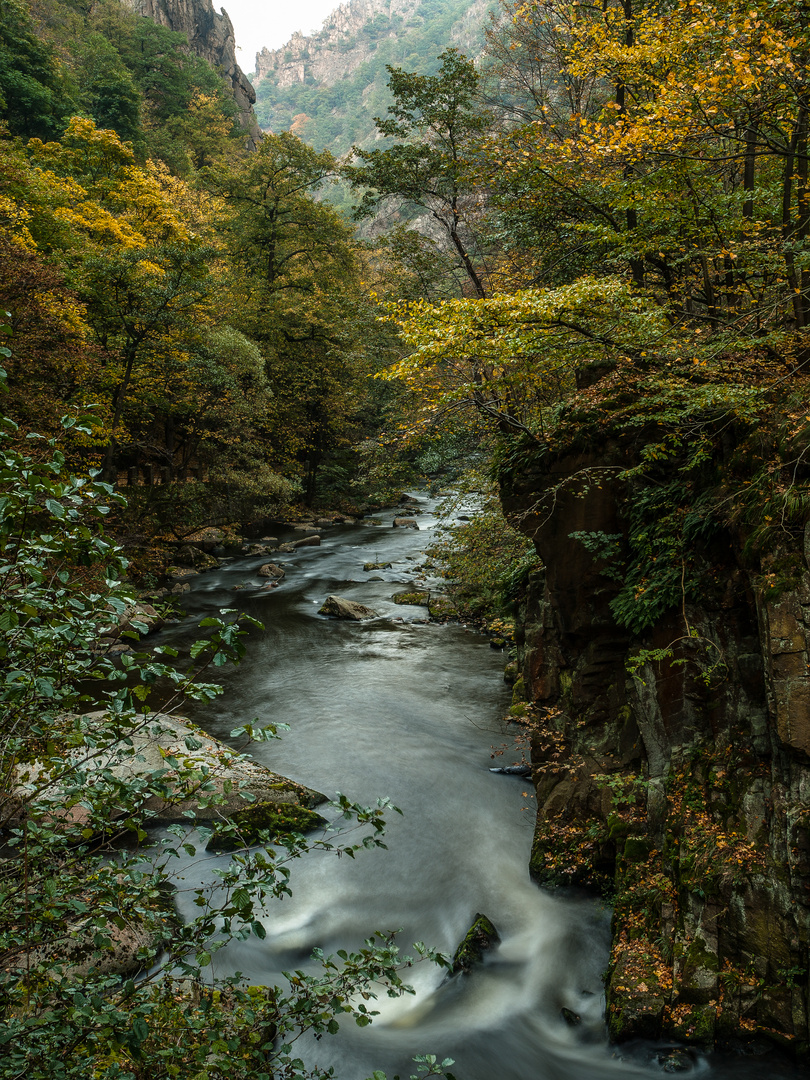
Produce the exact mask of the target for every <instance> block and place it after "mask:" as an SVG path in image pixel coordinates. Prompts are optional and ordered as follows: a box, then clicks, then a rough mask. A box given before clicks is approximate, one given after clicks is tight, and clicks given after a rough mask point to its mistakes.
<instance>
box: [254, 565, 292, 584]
mask: <svg viewBox="0 0 810 1080" xmlns="http://www.w3.org/2000/svg"><path fill="white" fill-rule="evenodd" d="M256 573H257V574H258V575H259V577H269V578H275V579H276V580H277V581H278V580H281V578H283V577H284V575H285V573H286V571H285V570H284V569H283V567H281V566H279V565H278V564H277V563H272V562H269V563H265V564H264V566H260V567H259V569H258V570H257V571H256Z"/></svg>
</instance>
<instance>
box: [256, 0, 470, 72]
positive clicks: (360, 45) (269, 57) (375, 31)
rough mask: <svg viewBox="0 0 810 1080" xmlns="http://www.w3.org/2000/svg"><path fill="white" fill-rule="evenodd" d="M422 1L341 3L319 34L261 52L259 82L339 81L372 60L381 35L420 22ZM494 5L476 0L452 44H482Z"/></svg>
mask: <svg viewBox="0 0 810 1080" xmlns="http://www.w3.org/2000/svg"><path fill="white" fill-rule="evenodd" d="M421 6H422V0H349V2H348V3H344V4H340V5H339V6H337V7H336V8H335V10H334V11H333V12H332V14H331V15H329V16H328V17H327V18H326V20H325V21H324V24H323V27H322V28H321V30H319V31H318V33H316V34H311V35H304V34H301V33H295V34H293V36H292V37H291V38H290V40H289V41H288V42H287V43H286V44H285V45H283V46H282V47H281V48H280V49H267V48H264V49H262V50H261V52H258V53H257V54H256V70H255V72H254V75H253V79H254V82H255V84H256V86H257V87H259V86H260V85H261V83H262V82H264V81H265V80H270V81H271V82H272V83H273V85H274V86H275V87H276V88H277V89H279V90H283V89H286V88H287V87H290V86H294V85H296V84H297V83H301V84H303V83H306V82H315V83H317V84H318V85H320V86H334V85H335V83H338V82H340V81H341V80H342V79H346V78H348V77H350V76H351V75H353V74H354V72H355V71H357V70H358V68H360V67H361V66H362V65H363V64H364V63H366V62H367V61H368V59H369V57H371V55H372V54H373V53H374V51H375V50H376V48H377V42H378V40H379V39H380V37H396V36H397V34H398V33H401V32H402V28H403V26H405V25H406V24H408V23H411V25H413V24H414V23H415V24H416V25H418V24H419V22H420V21H421V20H422V18H423V16H422V15H421V13H420V10H419V9H420V7H421ZM490 6H491V5H490V3H489V0H470V4H469V8H468V10H467V11H466V12H465V14H464V16H463V18H461V19H460V20H459V22H458V23H457V24H456V25H455V26H454V27H453V29H452V31H451V33H450V40H449V41H448V42H447V45H448V46H451V45H453V46H455V47H456V48H459V49H461V50H462V52H466V53H470V52H471V48H473V49H474V48H476V47H477V43H478V41H479V39H480V28H481V26H482V24H483V23H484V21H485V19H486V14H487V10H488V9H489V7H490ZM474 43H476V44H474ZM431 59H432V58H431ZM371 89H372V86H371V85H370V86H369V90H371Z"/></svg>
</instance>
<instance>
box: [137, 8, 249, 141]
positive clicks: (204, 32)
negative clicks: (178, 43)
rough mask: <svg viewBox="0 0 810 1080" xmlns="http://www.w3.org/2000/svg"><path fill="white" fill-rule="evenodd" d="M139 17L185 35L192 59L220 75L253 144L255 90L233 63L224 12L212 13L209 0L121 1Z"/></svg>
mask: <svg viewBox="0 0 810 1080" xmlns="http://www.w3.org/2000/svg"><path fill="white" fill-rule="evenodd" d="M122 2H123V3H125V4H126V5H127V6H128V7H130V8H132V10H133V11H136V12H137V13H138V14H139V15H143V16H145V17H146V18H148V19H151V20H152V21H153V22H156V23H157V24H158V25H159V26H165V27H166V28H167V29H168V30H173V31H174V32H175V33H179V34H185V35H186V38H187V40H188V44H189V48H190V49H191V51H192V52H193V53H194V54H195V56H200V57H202V59H203V60H207V61H208V63H209V64H211V65H212V67H214V68H216V69H217V70H218V71H220V72H221V74H222V77H223V79H224V80H225V83H226V84H227V86H228V87H229V89H230V90H231V92H232V93H233V97H234V101H235V102H236V104H237V107H238V109H239V122H240V124H241V125H242V127H243V128H244V129H245V130H246V131H247V132H248V134H249V136H250V139H251V142H252V143H253V144H254V145H255V142H256V140H257V139H259V138H260V137H261V131H260V129H259V125H258V123H257V121H256V117H255V115H254V113H253V104H254V102H255V101H256V91H255V90H254V89H253V87H252V85H251V84H250V82H249V80H248V78H247V76H246V75H245V73H244V72H243V71H242V69H241V68H240V67H239V64H238V63H237V62H236V38H235V37H234V32H233V24H232V23H231V20H230V19H229V18H228V15H227V13H226V12H225V10H224V9H222V11H221V14H219V15H218V14H217V13H216V11H214V5H213V3H212V0H122Z"/></svg>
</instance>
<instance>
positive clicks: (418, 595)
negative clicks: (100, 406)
mask: <svg viewBox="0 0 810 1080" xmlns="http://www.w3.org/2000/svg"><path fill="white" fill-rule="evenodd" d="M391 599H392V600H393V601H394V603H395V604H413V605H414V606H415V607H427V606H428V603H429V602H430V593H429V592H419V591H416V590H414V589H411V590H405V591H404V592H398V593H394V595H393V596H392V597H391Z"/></svg>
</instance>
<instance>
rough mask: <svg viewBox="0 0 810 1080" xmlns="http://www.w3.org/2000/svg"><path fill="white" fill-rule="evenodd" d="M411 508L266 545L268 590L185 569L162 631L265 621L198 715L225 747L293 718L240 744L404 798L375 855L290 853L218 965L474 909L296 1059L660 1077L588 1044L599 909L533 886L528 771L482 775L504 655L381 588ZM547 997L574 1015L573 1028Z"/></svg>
mask: <svg viewBox="0 0 810 1080" xmlns="http://www.w3.org/2000/svg"><path fill="white" fill-rule="evenodd" d="M422 505H423V507H424V508H425V510H426V511H428V512H426V513H424V514H422V515H421V516H420V517H419V525H420V531H419V532H414V531H412V530H410V529H393V528H391V527H390V521H391V518H392V516H393V515H391V514H389V515H387V516H386V515H381V516H383V518H384V520H385V522H386V525H383V526H381V527H373V526H370V525H358V526H334V527H332V528H331V529H329V530H327V531H325V532H324V534H323V541H322V545H321V547H319V548H303V549H299V550H298V551H296V552H294V553H291V554H288V555H283V554H276V553H274V554H273V556H272V558H273V561H274V562H278V563H280V564H282V565H284V567H285V569H286V571H287V576H286V577H285V578H284V580H283V582H282V584H281V586H280V587H279V588H278V589H274V590H271V591H267V590H264V591H263V590H261V586H262V585H263V584H265V582H264V581H263V579H261V578H259V577H257V576H256V570H257V569H258V567H259V566H260V565H261V564H262V562H265V561H266V559H262V558H250V559H240V560H236V561H234V562H233V563H231V564H229V565H228V566H226V567H223V568H222V569H220V570H217V571H214V572H212V573H208V574H204V575H201V576H200V577H199V578H197V579H194V582H193V585H192V592H191V593H190V594H188V595H187V597H186V600H187V606H188V611H189V614H190V616H191V618H190V619H188V620H186V621H184V623H182V624H181V625H179V626H177V627H172V628H169V629H167V630H166V631H164V633H163V640H164V641H168V640H171V641H181V640H186V639H190V638H193V637H194V636H196V635H195V624H196V622H197V621H199V619H200V618H203V617H205V616H206V615H208V614H210V613H211V612H212V611H215V610H216V609H218V608H222V607H235V606H239V607H241V608H243V609H244V610H246V611H247V612H248V613H249V614H250V615H253V616H255V617H256V618H258V619H261V620H262V621H263V623H264V630H262V631H251V641H250V645H249V648H248V653H247V656H246V658H245V660H244V661H243V663H242V665H241V666H240V667H239V668H238V670H235V671H233V672H227V671H226V673H225V681H226V687H227V692H226V694H225V696H224V697H221V698H218V699H217V700H216V701H214V702H213V703H212V704H211V705H209V706H207V707H205V708H204V709H200V710H199V711H198V712H196V713H195V716H194V719H195V720H197V721H198V722H199V723H201V724H202V725H203V727H205V728H206V729H207V730H208V731H210V732H211V733H212V734H213V735H216V736H217V737H219V738H223V739H225V740H226V741H227V739H228V733H229V732H230V731H231V730H232V729H233V728H234V727H236V726H238V725H240V724H242V723H244V722H246V721H252V720H254V718H257V719H258V721H259V722H260V723H270V722H272V723H285V724H289V725H290V731H289V732H287V733H286V734H285V735H284V737H283V739H282V740H281V742H270V743H262V744H257V745H256V747H255V748H254V753H255V756H256V757H257V758H258V759H259V760H261V761H264V762H265V763H266V764H267V765H268V766H270V767H271V768H273V769H274V770H276V771H278V772H281V773H283V774H285V775H287V776H290V777H292V778H293V779H295V780H298V781H301V782H302V783H304V784H306V785H308V786H310V787H314V788H316V789H318V790H320V791H323V792H324V793H325V794H327V795H329V796H330V797H331V796H334V794H335V793H336V792H338V791H340V792H343V793H344V794H346V795H347V796H348V797H349V798H350V799H351V800H353V801H357V802H361V803H364V804H367V805H370V804H372V803H374V801H375V800H376V799H377V797H379V796H388V797H389V798H391V800H392V801H393V802H394V803H395V804H396V805H397V806H399V807H400V808H401V809H402V810H403V816H402V817H399V816H398V815H396V814H391V815H390V817H389V827H388V829H387V832H386V843H387V845H388V850H387V851H383V850H373V851H368V852H362V853H360V854H359V855H358V856H357V858H356V859H355V860H352V859H336V858H335V857H334V856H329V855H327V854H323V853H312V854H310V855H309V856H307V857H305V858H304V859H302V860H300V861H299V862H298V863H297V864H296V865H295V867H294V869H293V875H292V887H293V897H292V899H290V898H285V899H284V900H278V901H274V902H273V903H271V904H269V905H268V906H267V909H266V911H265V913H264V917H263V921H264V923H265V925H266V927H267V937H266V939H265V940H262V941H260V940H259V939H257V938H251V939H250V940H248V941H245V942H233V943H231V944H229V945H228V946H227V947H226V948H224V949H222V950H221V951H219V952H218V953H216V956H215V961H216V965H217V967H216V970H217V973H218V974H229V973H232V972H234V971H240V972H242V973H243V974H244V976H245V978H246V979H247V980H248V981H249V982H250V983H268V984H270V983H274V982H279V981H283V979H282V976H281V972H282V971H284V970H290V969H292V968H304V967H306V966H307V964H308V958H309V956H310V954H311V952H312V949H313V948H315V947H320V948H322V949H323V950H324V951H325V952H326V953H330V952H335V951H336V950H337V949H340V948H353V947H356V946H359V945H361V944H362V942H363V941H364V939H365V938H367V937H368V936H370V935H371V934H372V933H373V932H374V931H377V930H380V931H387V930H392V929H397V928H401V933H400V935H399V942H400V946H401V947H402V949H403V951H404V952H408V949H409V946H410V944H411V943H412V942H415V941H424V942H425V943H426V944H427V945H429V946H431V947H434V948H437V949H439V950H440V951H442V952H444V953H449V954H452V953H453V952H454V950H455V948H456V946H457V945H458V943H459V941H460V940H461V939H462V938H463V936H464V934H465V933H466V931H467V929H468V928H469V926H470V923H471V922H472V919H473V917H474V915H475V914H476V912H483V913H485V914H486V915H488V916H489V918H490V919H491V920H492V921H493V922H494V924H495V925H496V927H497V928H498V930H499V932H500V936H501V939H502V941H501V944H500V946H499V947H498V948H497V949H494V950H492V951H491V952H490V953H489V954H487V960H486V962H485V963H484V964H482V965H481V966H480V967H479V968H478V969H476V970H475V971H473V972H472V973H471V974H469V975H461V976H456V977H454V978H452V979H447V978H446V977H445V976H444V974H443V972H442V971H441V970H440V969H439V968H437V967H435V966H433V965H428V964H426V963H422V964H419V965H417V966H415V967H414V968H413V969H412V972H410V973H409V982H410V983H411V984H412V985H413V987H414V989H415V991H416V993H415V995H414V996H410V995H408V996H405V997H402V998H397V999H391V998H388V997H386V996H385V995H383V996H381V997H380V998H379V1000H378V1002H377V1003H376V1006H375V1007H376V1008H377V1009H378V1010H379V1013H380V1015H379V1017H378V1018H377V1019H375V1021H374V1023H373V1025H372V1026H371V1027H370V1028H364V1029H362V1030H360V1029H357V1028H355V1027H354V1026H353V1025H352V1023H351V1021H350V1020H349V1021H345V1022H344V1023H343V1024H342V1025H341V1031H340V1033H339V1034H338V1035H337V1036H335V1037H332V1038H325V1039H323V1040H321V1041H320V1042H316V1041H315V1040H312V1041H311V1042H310V1043H309V1044H308V1045H307V1046H306V1047H304V1048H303V1049H301V1048H300V1047H299V1051H300V1052H302V1055H303V1056H304V1057H305V1058H306V1059H307V1061H308V1062H309V1063H310V1064H312V1065H314V1064H319V1065H334V1067H335V1072H336V1075H337V1077H338V1078H339V1080H364V1078H365V1077H367V1076H370V1074H371V1072H372V1071H373V1070H374V1069H383V1070H385V1071H386V1072H387V1073H388V1076H389V1077H391V1076H393V1074H394V1073H400V1074H401V1075H403V1076H406V1077H407V1076H409V1075H410V1073H411V1072H412V1071H414V1069H413V1066H412V1065H411V1058H412V1057H413V1056H414V1055H415V1054H420V1053H421V1054H424V1053H431V1054H436V1055H438V1056H439V1057H440V1058H443V1057H448V1056H449V1057H452V1058H454V1059H455V1061H456V1065H455V1066H454V1067H453V1072H454V1073H455V1074H456V1075H457V1076H458V1077H459V1080H599V1078H602V1077H605V1078H607V1077H618V1076H622V1077H632V1076H647V1077H649V1076H650V1075H661V1068H660V1064H659V1063H658V1059H659V1058H661V1056H662V1053H663V1051H662V1048H661V1047H648V1046H641V1045H639V1046H635V1047H631V1048H629V1049H626V1050H625V1049H623V1050H622V1052H621V1057H618V1056H614V1051H613V1050H612V1049H611V1048H609V1047H608V1046H607V1045H606V1042H605V1038H604V1024H603V1018H602V1016H603V1008H604V1000H603V992H602V973H603V971H604V968H605V966H606V964H607V959H608V949H609V936H610V934H609V931H610V925H609V920H610V915H609V912H607V911H605V910H603V909H602V908H601V907H600V906H599V905H597V904H595V903H594V902H591V901H585V900H583V899H581V898H572V897H570V896H563V895H560V896H555V895H551V894H549V893H546V892H544V891H542V890H540V889H538V888H537V887H536V886H535V885H534V884H532V882H531V881H530V880H529V877H528V871H527V865H528V859H529V851H530V846H531V838H532V824H533V806H534V804H533V802H532V801H531V798H530V792H529V790H528V782H527V781H525V780H521V779H516V778H513V777H503V776H494V775H492V774H491V773H490V772H489V771H488V769H489V766H490V764H491V759H490V752H491V747H492V746H493V745H494V746H499V745H500V744H502V743H503V742H504V741H505V739H506V738H508V736H507V735H505V734H504V731H503V730H502V726H501V724H500V722H499V720H498V718H499V717H500V716H502V715H503V714H504V712H505V711H506V707H507V705H508V693H507V691H506V689H505V687H504V683H503V680H502V677H501V673H502V668H503V662H504V658H503V656H502V655H501V654H498V653H496V652H493V651H492V650H491V649H490V648H489V645H488V643H487V641H486V640H485V639H484V638H483V637H482V636H481V635H479V634H477V633H475V632H473V631H469V630H467V629H465V628H463V627H460V626H458V625H454V624H449V625H446V626H441V625H435V624H425V622H424V619H425V614H426V613H425V610H424V608H418V607H401V606H397V605H395V604H394V603H393V602H392V601H391V595H392V594H393V593H394V592H396V591H398V590H399V589H401V587H402V583H409V582H411V581H414V580H417V578H418V577H419V571H418V569H417V567H418V557H419V554H420V552H421V550H422V549H423V547H424V545H425V544H426V543H428V542H429V539H430V536H429V531H430V529H432V528H433V526H434V525H435V518H434V517H433V516H432V515H431V513H430V512H429V511H430V510H431V509H432V504H430V503H429V502H428V500H426V499H423V501H422ZM277 535H279V537H280V539H285V538H286V534H285V533H284V532H281V533H279V534H277ZM371 561H373V562H380V561H390V562H391V563H392V564H393V566H392V568H391V569H390V570H383V571H375V572H374V573H373V574H371V575H369V574H366V573H365V572H364V571H363V563H364V562H371ZM372 578H373V579H375V580H371V579H372ZM431 584H432V585H433V587H434V588H435V586H436V582H432V583H431V582H430V581H428V582H427V585H428V586H430V585H431ZM235 586H238V587H239V588H235ZM329 593H338V594H340V595H342V596H346V597H347V598H349V599H352V600H357V601H360V602H361V603H363V604H366V605H368V606H370V607H373V608H374V609H375V610H376V611H377V612H378V613H379V617H378V618H376V619H374V620H371V621H369V622H365V623H349V622H342V621H334V620H330V619H326V618H324V617H322V616H320V615H318V613H317V612H318V608H319V607H320V605H321V603H322V602H323V600H324V598H325V597H326V596H327V595H328V594H329ZM216 865H217V859H211V858H207V859H206V860H205V861H204V862H202V863H199V864H195V863H194V862H193V861H192V860H188V861H187V863H186V864H185V866H184V867H183V869H182V871H181V872H180V877H181V878H182V879H183V881H182V882H179V883H181V884H184V885H185V886H191V885H195V884H197V883H198V882H199V881H201V880H206V879H207V880H209V881H210V880H213V868H214V867H215V866H216ZM182 896H183V894H182V893H181V904H182ZM313 970H314V969H313ZM563 1009H565V1010H568V1011H569V1019H570V1018H571V1017H572V1016H577V1017H579V1018H580V1021H579V1022H578V1023H576V1024H574V1025H571V1024H569V1023H568V1022H567V1021H566V1019H565V1018H564V1014H563ZM683 1064H684V1065H685V1066H686V1068H687V1073H686V1074H687V1075H688V1074H691V1075H707V1076H708V1075H711V1076H712V1077H725V1076H730V1075H731V1074H730V1071H728V1070H729V1069H730V1068H731V1067H732V1066H733V1068H734V1075H735V1077H741V1076H750V1077H751V1080H753V1078H754V1077H756V1078H757V1080H765V1078H771V1077H773V1078H775V1077H777V1076H787V1075H792V1073H790V1072H782V1071H780V1070H779V1069H778V1068H777V1067H776V1066H770V1065H769V1066H767V1067H766V1068H765V1069H764V1070H763V1067H762V1063H761V1062H760V1063H759V1071H754V1072H749V1071H747V1063H746V1062H744V1061H742V1060H738V1059H734V1061H733V1062H726V1061H722V1060H720V1061H719V1062H712V1063H709V1062H707V1061H706V1060H705V1059H704V1058H702V1057H701V1056H700V1055H693V1056H692V1058H691V1060H687V1059H684V1060H683ZM752 1067H753V1063H752Z"/></svg>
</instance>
